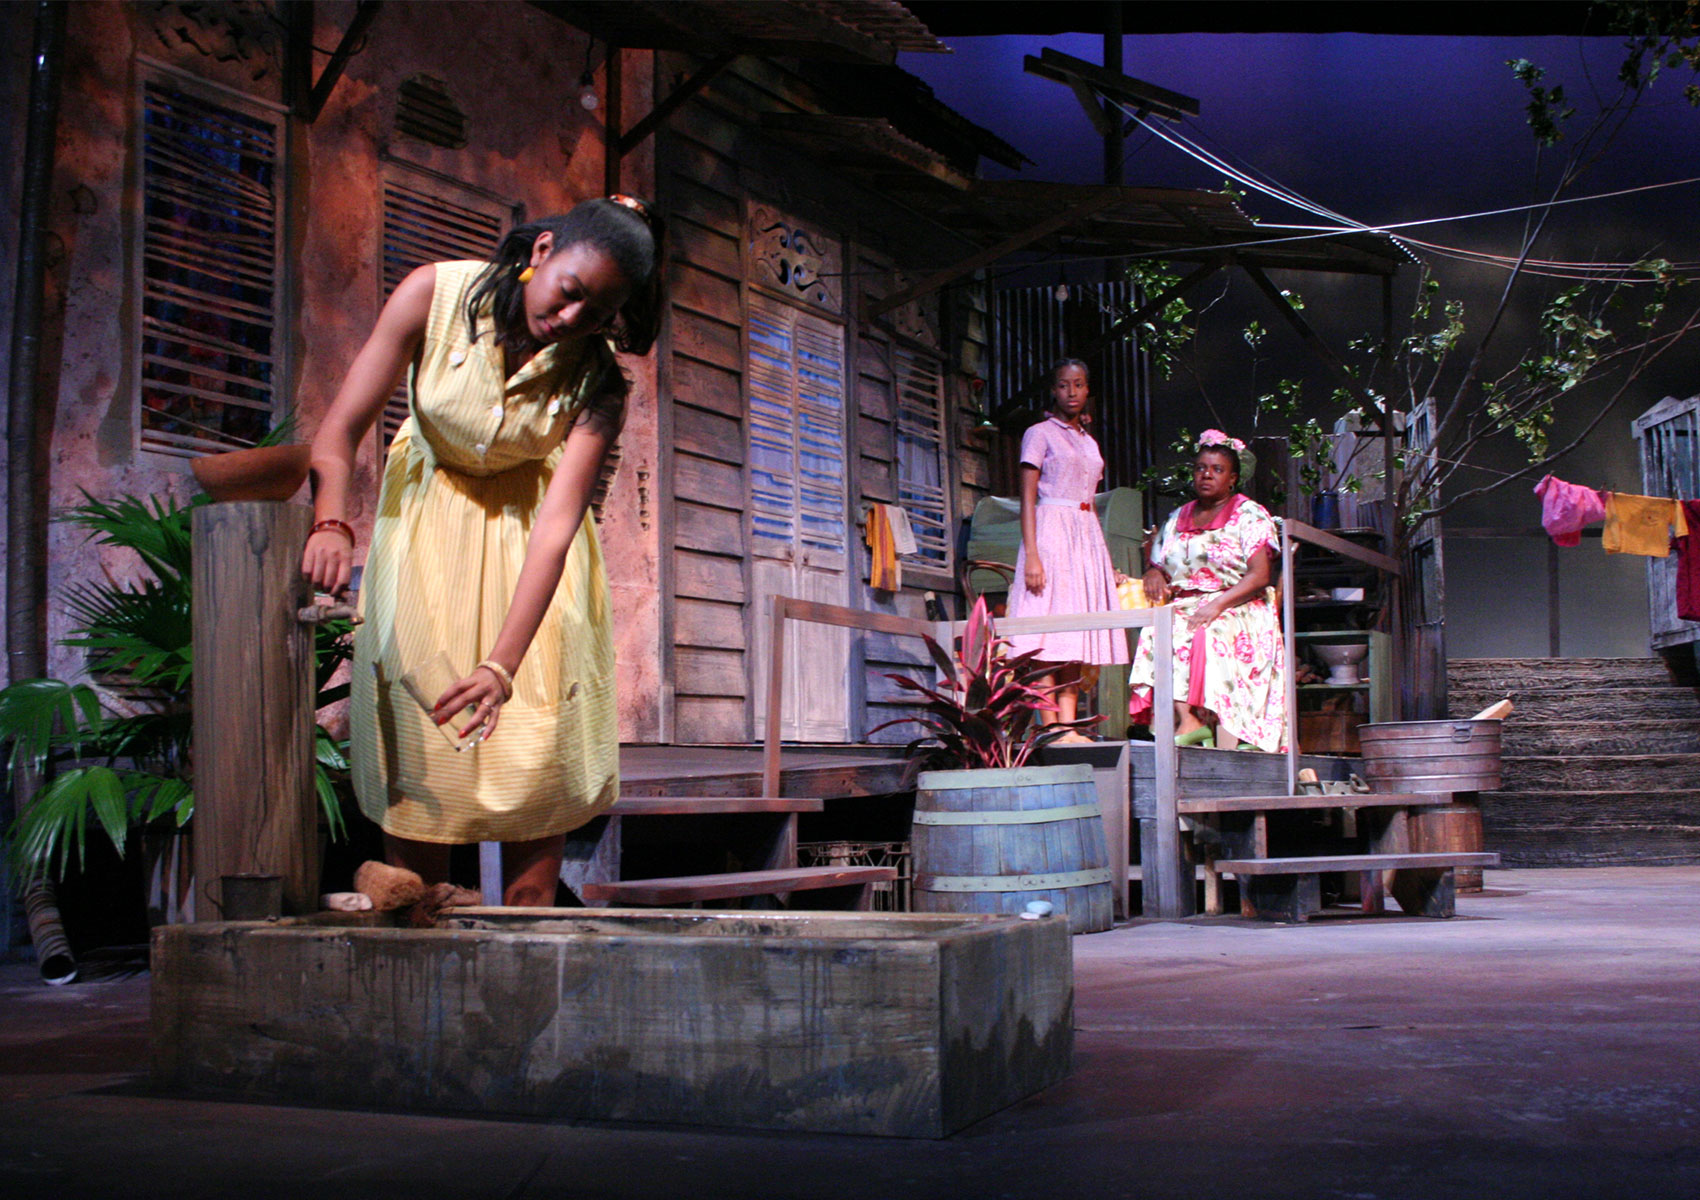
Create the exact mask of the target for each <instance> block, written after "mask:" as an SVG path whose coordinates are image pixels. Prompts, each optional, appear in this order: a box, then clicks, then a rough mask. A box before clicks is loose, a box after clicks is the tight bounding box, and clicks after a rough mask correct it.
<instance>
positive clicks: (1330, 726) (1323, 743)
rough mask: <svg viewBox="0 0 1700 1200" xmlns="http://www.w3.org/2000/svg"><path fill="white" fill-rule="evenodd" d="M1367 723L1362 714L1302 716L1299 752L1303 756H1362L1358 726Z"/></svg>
mask: <svg viewBox="0 0 1700 1200" xmlns="http://www.w3.org/2000/svg"><path fill="white" fill-rule="evenodd" d="M1368 721H1369V718H1368V717H1366V716H1365V715H1364V714H1363V713H1355V712H1301V713H1300V714H1299V750H1300V752H1301V753H1304V754H1361V753H1362V752H1363V751H1362V748H1361V747H1360V746H1359V744H1358V726H1360V725H1363V724H1365V723H1367V722H1368Z"/></svg>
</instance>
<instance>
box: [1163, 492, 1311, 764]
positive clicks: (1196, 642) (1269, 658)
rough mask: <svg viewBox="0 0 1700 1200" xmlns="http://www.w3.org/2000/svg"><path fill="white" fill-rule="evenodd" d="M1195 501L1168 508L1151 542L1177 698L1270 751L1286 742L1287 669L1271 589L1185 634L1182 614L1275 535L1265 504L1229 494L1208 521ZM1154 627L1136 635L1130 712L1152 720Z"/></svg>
mask: <svg viewBox="0 0 1700 1200" xmlns="http://www.w3.org/2000/svg"><path fill="white" fill-rule="evenodd" d="M1193 509H1194V505H1193V504H1192V503H1190V502H1189V503H1187V504H1184V505H1182V506H1181V507H1180V509H1179V510H1178V511H1176V512H1175V513H1174V514H1173V515H1172V516H1170V517H1169V519H1168V521H1167V522H1166V523H1165V524H1164V525H1163V530H1162V532H1161V533H1159V534H1158V535H1157V540H1156V542H1155V543H1154V544H1153V545H1152V547H1151V565H1152V566H1155V567H1161V568H1162V569H1163V570H1164V571H1166V572H1167V573H1168V576H1169V580H1170V583H1171V585H1172V587H1173V589H1174V592H1175V596H1174V600H1173V605H1174V614H1175V661H1174V678H1175V683H1174V687H1175V698H1176V699H1177V700H1178V699H1181V698H1182V697H1184V698H1185V700H1186V703H1188V704H1190V705H1192V706H1194V707H1197V708H1205V709H1209V710H1210V711H1211V712H1213V713H1215V714H1216V717H1217V723H1218V737H1220V735H1221V733H1222V732H1226V733H1228V734H1231V735H1233V736H1234V737H1236V738H1238V739H1239V740H1240V741H1242V742H1250V743H1252V744H1253V745H1254V746H1256V747H1257V748H1258V749H1259V750H1265V751H1269V752H1271V753H1274V752H1277V751H1281V750H1285V749H1286V746H1287V670H1286V663H1285V661H1284V655H1283V653H1282V645H1281V627H1280V621H1279V619H1278V616H1277V614H1276V611H1275V606H1274V605H1273V604H1272V603H1270V601H1269V596H1268V593H1267V592H1265V593H1264V594H1263V595H1258V596H1253V597H1252V598H1251V599H1250V600H1247V601H1245V602H1244V603H1243V604H1239V605H1236V606H1235V607H1233V608H1230V609H1228V610H1227V611H1226V612H1224V613H1223V614H1222V615H1221V616H1219V617H1217V618H1216V619H1215V620H1214V621H1212V622H1210V624H1208V625H1206V626H1205V627H1204V628H1203V629H1199V630H1197V631H1195V632H1193V633H1192V636H1191V637H1188V636H1187V632H1188V630H1187V624H1186V618H1187V617H1188V615H1190V614H1191V613H1192V612H1193V611H1194V610H1195V609H1197V608H1198V607H1199V605H1201V604H1204V603H1205V602H1207V601H1209V600H1211V599H1212V598H1214V597H1216V596H1219V595H1221V593H1223V592H1225V591H1227V590H1228V589H1229V588H1231V587H1233V586H1234V585H1235V584H1237V583H1239V582H1240V580H1242V579H1244V578H1245V574H1246V571H1247V569H1248V568H1249V567H1250V566H1251V564H1252V562H1253V561H1254V560H1255V556H1256V555H1259V554H1269V553H1272V552H1273V549H1274V546H1275V544H1276V540H1277V538H1278V536H1279V534H1278V531H1277V529H1276V527H1275V519H1274V518H1273V517H1271V516H1270V515H1269V510H1268V509H1266V508H1264V507H1263V506H1262V505H1261V504H1258V503H1257V502H1256V501H1255V500H1248V499H1247V498H1246V497H1244V496H1241V495H1235V496H1234V497H1233V498H1232V499H1230V500H1229V501H1228V503H1227V504H1226V505H1224V506H1223V508H1222V511H1221V512H1219V513H1217V514H1216V515H1215V517H1214V518H1213V519H1212V520H1211V521H1210V523H1209V524H1208V525H1205V526H1200V525H1198V524H1197V523H1196V522H1195V521H1194V520H1193ZM1156 677H1157V676H1156V664H1155V662H1154V661H1153V647H1152V634H1151V631H1150V630H1149V629H1146V630H1143V631H1141V633H1140V636H1139V646H1138V648H1137V649H1136V650H1135V651H1134V655H1133V671H1132V673H1131V676H1130V678H1129V683H1130V684H1131V685H1132V688H1133V700H1132V704H1131V705H1130V710H1131V713H1132V716H1133V719H1134V720H1135V721H1139V722H1141V723H1145V724H1149V723H1150V721H1151V695H1152V685H1153V681H1154V680H1155V679H1156Z"/></svg>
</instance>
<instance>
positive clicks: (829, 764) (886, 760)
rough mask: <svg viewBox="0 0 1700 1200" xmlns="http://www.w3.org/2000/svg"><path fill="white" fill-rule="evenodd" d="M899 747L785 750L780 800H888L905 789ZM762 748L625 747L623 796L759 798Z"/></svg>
mask: <svg viewBox="0 0 1700 1200" xmlns="http://www.w3.org/2000/svg"><path fill="white" fill-rule="evenodd" d="M900 749H901V748H900V747H897V746H849V745H846V746H786V747H784V748H783V749H782V750H781V751H780V763H779V793H778V794H779V795H781V796H798V797H805V798H809V799H817V800H836V799H841V798H844V797H848V796H888V795H891V794H892V793H894V792H898V791H901V790H902V788H903V769H904V767H905V766H906V765H907V764H906V760H905V759H904V758H903V757H902V755H901V754H900V753H899V750H900ZM761 772H762V748H761V746H759V745H751V746H621V747H620V795H622V796H759V795H761V794H762V788H761Z"/></svg>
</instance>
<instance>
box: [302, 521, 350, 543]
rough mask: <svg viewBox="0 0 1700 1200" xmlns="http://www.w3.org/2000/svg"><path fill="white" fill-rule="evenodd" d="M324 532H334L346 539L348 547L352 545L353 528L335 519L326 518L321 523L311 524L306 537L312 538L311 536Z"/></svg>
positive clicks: (345, 522)
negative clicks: (311, 526)
mask: <svg viewBox="0 0 1700 1200" xmlns="http://www.w3.org/2000/svg"><path fill="white" fill-rule="evenodd" d="M326 530H334V531H335V532H337V533H340V534H342V536H343V537H345V538H347V539H348V544H349V545H350V546H352V545H354V527H353V526H352V525H350V524H349V523H348V522H347V521H339V520H337V519H336V518H335V517H327V518H326V519H325V520H323V521H315V522H313V528H312V529H311V530H309V531H308V534H307V536H308V537H312V536H313V534H315V533H324V532H325V531H326Z"/></svg>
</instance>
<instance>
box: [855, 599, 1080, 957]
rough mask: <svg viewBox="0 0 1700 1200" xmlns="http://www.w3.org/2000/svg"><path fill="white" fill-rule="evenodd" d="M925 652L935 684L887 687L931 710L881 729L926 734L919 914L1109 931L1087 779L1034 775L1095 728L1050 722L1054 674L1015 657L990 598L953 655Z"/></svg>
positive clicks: (1044, 772)
mask: <svg viewBox="0 0 1700 1200" xmlns="http://www.w3.org/2000/svg"><path fill="white" fill-rule="evenodd" d="M926 642H927V649H928V651H929V652H930V653H931V654H932V659H933V662H934V664H935V665H936V666H937V668H938V673H939V683H938V685H937V686H936V687H931V686H928V685H927V684H924V683H921V682H919V681H917V680H914V679H910V678H908V677H906V676H902V675H892V676H890V677H889V678H890V679H891V680H892V681H893V682H894V683H896V684H897V685H898V686H899V687H901V688H903V689H905V690H906V691H911V692H915V693H918V694H919V695H920V696H922V697H924V699H925V702H924V703H923V704H922V705H921V710H922V712H921V714H920V715H917V716H912V717H903V718H899V719H898V720H896V721H888V722H886V724H885V725H882V726H880V728H882V729H883V728H886V727H887V726H889V725H895V724H902V723H905V722H909V721H913V722H917V723H919V724H920V725H922V726H923V727H924V728H925V729H926V730H927V732H925V733H923V734H922V735H921V736H920V737H918V738H916V739H915V740H914V741H912V742H910V743H909V746H908V754H909V759H910V770H911V772H912V773H915V778H914V783H915V787H916V792H915V817H914V828H913V831H912V834H911V838H912V843H911V852H912V854H913V861H914V864H915V881H914V889H913V895H914V897H915V907H916V909H917V910H918V911H920V912H993V913H995V912H1006V913H1020V912H1023V911H1024V910H1026V909H1027V908H1028V906H1029V905H1035V906H1036V907H1037V908H1038V909H1040V910H1042V911H1050V910H1051V909H1054V910H1056V911H1059V912H1063V913H1066V914H1067V917H1068V923H1069V927H1070V929H1071V930H1073V931H1074V932H1076V933H1081V932H1091V931H1093V930H1098V929H1107V928H1109V926H1110V922H1111V920H1112V890H1111V873H1110V870H1109V867H1108V865H1107V861H1108V852H1107V848H1106V845H1105V842H1104V826H1103V819H1102V816H1101V815H1100V813H1099V810H1098V794H1097V788H1096V786H1095V785H1094V783H1093V780H1092V768H1091V767H1090V766H1089V765H1087V764H1085V763H1070V764H1066V765H1057V766H1045V767H1036V766H1032V765H1029V764H1030V760H1031V759H1032V757H1033V754H1034V752H1035V751H1037V750H1038V749H1039V748H1040V747H1042V746H1045V745H1048V744H1049V743H1051V742H1053V741H1055V740H1056V739H1058V738H1060V737H1061V736H1062V735H1063V734H1065V733H1067V732H1068V731H1069V730H1071V729H1077V728H1084V727H1086V726H1090V725H1092V724H1094V723H1096V722H1097V721H1098V720H1099V719H1100V718H1097V717H1089V718H1086V719H1084V720H1080V721H1072V722H1068V723H1066V724H1064V723H1061V722H1049V721H1046V720H1045V719H1044V717H1045V715H1046V714H1048V713H1050V712H1053V711H1055V706H1054V705H1053V704H1052V703H1051V701H1050V697H1049V693H1048V691H1047V690H1046V689H1044V688H1042V687H1040V686H1039V684H1038V680H1039V679H1040V678H1041V677H1043V676H1045V675H1047V674H1049V673H1050V671H1051V669H1052V668H1051V667H1049V666H1045V665H1040V664H1038V663H1037V661H1036V655H1034V654H1032V653H1027V654H1018V655H1014V656H1011V655H1010V654H1009V653H1008V642H1007V641H1006V640H1005V639H1003V638H1001V637H999V636H998V634H997V630H996V628H995V627H994V625H993V623H992V617H991V613H990V612H989V611H988V610H987V608H986V602H985V599H984V598H981V599H979V600H977V601H976V602H975V604H974V610H973V612H972V613H970V614H969V617H968V621H967V623H966V625H965V626H964V628H963V632H962V639H961V644H960V648H958V649H956V650H955V651H954V653H951V652H947V651H946V650H945V648H944V647H942V646H940V645H939V644H938V643H937V642H936V641H934V640H933V639H932V638H927V639H926ZM1047 905H1048V906H1049V907H1046V906H1047Z"/></svg>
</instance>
